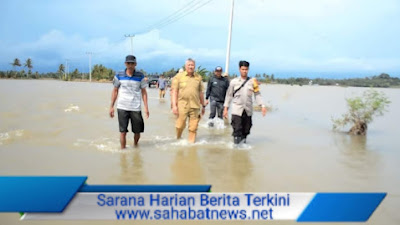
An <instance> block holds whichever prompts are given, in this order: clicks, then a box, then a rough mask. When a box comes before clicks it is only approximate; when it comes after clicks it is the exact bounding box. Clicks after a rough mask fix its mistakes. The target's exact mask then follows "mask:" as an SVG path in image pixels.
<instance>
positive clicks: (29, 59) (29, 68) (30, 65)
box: [24, 58, 33, 75]
mask: <svg viewBox="0 0 400 225" xmlns="http://www.w3.org/2000/svg"><path fill="white" fill-rule="evenodd" d="M24 67H28V74H29V75H30V74H31V73H32V71H31V69H32V68H33V66H32V59H31V58H28V59H27V60H26V62H25V64H24Z"/></svg>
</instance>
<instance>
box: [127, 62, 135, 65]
mask: <svg viewBox="0 0 400 225" xmlns="http://www.w3.org/2000/svg"><path fill="white" fill-rule="evenodd" d="M126 64H128V65H133V64H135V63H134V62H127V63H126Z"/></svg>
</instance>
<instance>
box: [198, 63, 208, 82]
mask: <svg viewBox="0 0 400 225" xmlns="http://www.w3.org/2000/svg"><path fill="white" fill-rule="evenodd" d="M207 72H208V71H207V70H206V68H201V66H199V67H197V70H196V73H197V74H199V75H200V76H201V77H202V78H203V81H205V80H206V76H207Z"/></svg>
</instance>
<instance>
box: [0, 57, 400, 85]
mask: <svg viewBox="0 0 400 225" xmlns="http://www.w3.org/2000/svg"><path fill="white" fill-rule="evenodd" d="M10 64H11V65H12V67H13V69H12V70H11V71H0V78H10V79H59V80H64V81H73V80H89V73H82V72H80V71H79V70H78V69H77V68H75V69H73V70H72V72H70V73H66V71H65V66H64V64H60V65H59V66H58V68H57V72H48V73H39V72H37V71H36V72H32V69H33V61H32V59H31V58H28V59H26V61H25V63H21V61H20V60H19V59H18V58H15V59H14V60H13V61H12V62H11V63H10ZM22 66H23V68H22V69H20V67H22ZM24 68H25V69H27V71H26V70H25V69H24ZM180 68H184V66H182V67H180ZM180 68H171V69H169V70H167V71H164V72H161V73H157V72H156V73H147V72H146V71H144V70H143V69H140V72H142V73H143V74H144V75H145V76H147V77H149V78H158V77H159V76H160V75H164V76H165V77H166V78H172V77H173V76H175V75H176V73H177V72H178V70H179V69H180ZM196 73H198V74H199V75H200V76H202V78H203V81H208V80H209V79H210V77H212V76H213V74H214V73H213V71H208V70H207V69H205V68H202V67H201V66H198V67H197V68H196ZM114 76H115V71H113V70H112V69H110V68H107V67H105V66H104V65H102V64H96V65H94V66H93V67H92V81H111V80H112V79H113V77H114ZM237 76H238V75H237V74H232V75H230V76H229V77H230V78H231V79H232V78H235V77H237ZM254 77H255V78H257V80H258V81H259V82H261V83H277V84H289V85H300V86H302V85H340V86H354V87H400V79H399V78H397V77H391V76H390V75H389V74H386V73H381V74H380V75H377V76H372V77H365V78H352V79H324V78H314V79H311V78H305V77H297V78H295V77H290V78H276V76H275V75H274V74H270V75H269V74H266V73H263V74H258V73H257V74H255V75H254Z"/></svg>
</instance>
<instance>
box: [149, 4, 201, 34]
mask: <svg viewBox="0 0 400 225" xmlns="http://www.w3.org/2000/svg"><path fill="white" fill-rule="evenodd" d="M196 1H197V2H196ZM201 1H202V0H192V1H190V2H188V3H187V4H185V5H184V6H182V7H181V8H180V9H178V10H176V11H175V12H173V13H171V14H170V15H169V16H167V17H165V18H163V19H161V20H159V21H158V22H157V23H155V24H153V25H151V26H149V27H147V28H146V29H145V30H152V29H154V28H155V27H157V26H159V25H160V24H163V23H165V21H168V20H170V19H173V18H174V17H176V16H177V15H179V14H180V13H181V12H182V11H183V10H185V9H186V8H187V9H190V8H191V7H192V6H195V5H197V4H198V3H199V2H201ZM192 3H194V4H193V5H191V4H192Z"/></svg>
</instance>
